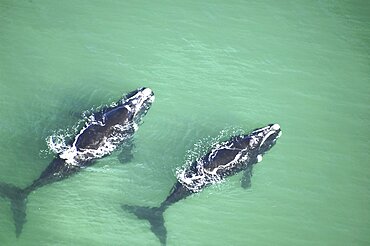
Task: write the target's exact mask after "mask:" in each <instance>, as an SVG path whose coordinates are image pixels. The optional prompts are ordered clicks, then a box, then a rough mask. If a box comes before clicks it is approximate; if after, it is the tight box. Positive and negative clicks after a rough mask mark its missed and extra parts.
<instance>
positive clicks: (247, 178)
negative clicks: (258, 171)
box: [240, 165, 253, 189]
mask: <svg viewBox="0 0 370 246" xmlns="http://www.w3.org/2000/svg"><path fill="white" fill-rule="evenodd" d="M252 170H253V166H252V165H250V166H248V167H247V169H245V170H244V172H243V177H242V179H241V180H240V182H241V186H242V187H243V188H244V189H249V188H251V186H252V182H251V178H252V176H253V173H252Z"/></svg>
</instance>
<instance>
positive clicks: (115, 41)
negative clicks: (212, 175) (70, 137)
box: [0, 0, 370, 245]
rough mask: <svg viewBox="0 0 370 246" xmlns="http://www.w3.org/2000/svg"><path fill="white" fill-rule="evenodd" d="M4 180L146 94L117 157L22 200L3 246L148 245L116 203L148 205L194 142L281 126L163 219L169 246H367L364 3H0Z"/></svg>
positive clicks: (0, 222)
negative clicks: (255, 152) (131, 138)
mask: <svg viewBox="0 0 370 246" xmlns="http://www.w3.org/2000/svg"><path fill="white" fill-rule="evenodd" d="M0 13H1V14H0V115H1V119H2V120H1V122H0V133H1V138H0V156H1V161H0V170H1V171H0V181H1V182H7V183H12V184H15V185H17V186H20V187H25V186H27V185H29V184H30V183H31V182H32V180H34V179H35V178H37V177H38V176H39V175H40V173H41V172H42V171H43V170H44V169H45V167H46V166H47V165H48V163H49V162H50V161H51V160H52V158H53V154H52V153H51V152H50V151H48V149H47V145H46V142H45V139H46V138H47V137H48V136H50V135H52V134H54V133H55V131H58V130H68V129H71V128H72V127H73V126H74V125H75V124H76V122H78V121H79V120H80V116H79V114H81V112H83V111H85V110H87V109H91V108H94V107H98V106H100V105H103V104H106V103H110V102H113V101H115V100H117V99H118V98H119V97H120V96H121V95H122V94H124V93H127V92H129V91H131V90H133V89H135V88H138V87H141V86H148V87H150V88H152V89H153V91H154V92H155V94H156V101H155V103H154V104H153V106H152V108H151V109H150V111H149V112H148V114H147V116H146V117H145V118H144V123H143V124H142V125H141V127H140V129H139V130H138V132H137V134H136V135H135V145H136V147H135V153H134V154H135V157H134V159H133V160H132V162H130V163H128V164H120V163H119V162H118V161H117V154H113V155H112V156H109V157H107V158H104V159H102V160H100V161H99V162H98V163H97V164H96V165H95V166H93V167H91V168H87V169H86V170H84V171H82V172H80V173H79V174H77V175H75V176H73V177H71V178H69V179H67V180H64V181H62V182H59V183H54V184H52V185H48V186H45V187H43V188H41V189H39V190H37V191H35V192H33V193H32V194H30V196H29V198H28V204H27V223H26V224H25V226H24V228H23V233H22V235H21V236H20V237H19V238H18V239H17V238H16V237H15V228H14V223H13V218H12V213H11V210H10V204H9V201H8V200H5V199H0V244H1V245H159V241H158V240H157V238H156V237H155V236H154V234H153V233H152V232H151V231H150V228H149V224H148V223H147V222H146V221H143V220H138V219H137V218H136V217H135V216H134V215H132V214H129V213H127V212H125V211H123V210H122V209H121V208H120V206H121V204H131V205H146V206H155V205H158V204H159V203H160V202H162V200H163V199H165V197H166V196H167V195H168V192H169V191H170V189H171V187H172V185H173V184H174V182H175V181H176V178H175V173H176V169H177V168H179V167H181V166H183V165H184V163H185V160H186V159H187V158H189V150H192V149H196V147H195V146H196V145H199V144H200V145H201V146H202V147H203V148H207V147H209V146H210V145H211V144H212V141H207V140H210V139H212V138H215V137H217V136H219V135H220V132H221V131H223V130H225V129H226V130H228V131H230V129H234V128H238V129H244V130H245V131H249V130H251V129H254V128H256V127H260V126H264V125H266V124H268V123H275V122H276V123H279V124H280V125H281V127H282V130H283V136H282V137H281V138H280V139H279V141H278V143H277V145H276V146H275V147H274V148H273V149H272V150H271V151H270V153H268V154H267V155H266V156H265V158H264V161H263V162H261V163H260V164H258V166H256V168H255V169H254V176H253V179H252V188H251V189H249V190H244V189H242V188H241V187H240V178H241V176H240V175H237V176H234V177H231V178H229V179H228V180H227V181H226V182H223V183H221V184H219V185H215V186H213V187H209V188H207V189H205V190H204V191H202V192H201V193H199V194H196V195H194V196H192V197H190V198H188V199H186V200H183V201H181V202H179V203H177V204H175V205H173V206H172V207H171V208H169V209H168V210H167V211H166V213H165V221H166V227H167V230H168V245H369V244H370V233H369V231H370V220H369V218H370V212H369V211H370V210H369V208H370V192H369V189H368V187H369V185H370V180H369V178H368V177H369V173H370V166H369V164H370V160H369V159H370V158H369V157H370V154H369V147H368V145H369V137H370V131H369V126H370V115H369V109H370V106H369V105H370V104H369V103H370V100H369V94H370V79H369V78H370V17H369V14H368V13H370V3H369V2H368V1H360V0H357V1H343V0H341V1H202V2H199V1H150V2H148V1H117V0H110V1H91V0H90V1H78V2H76V1H70V0H67V1H40V0H32V1H8V0H2V1H1V2H0Z"/></svg>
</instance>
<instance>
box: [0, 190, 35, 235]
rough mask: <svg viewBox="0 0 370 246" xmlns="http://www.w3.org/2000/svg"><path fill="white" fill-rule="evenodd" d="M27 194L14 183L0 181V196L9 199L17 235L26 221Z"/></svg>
mask: <svg viewBox="0 0 370 246" xmlns="http://www.w3.org/2000/svg"><path fill="white" fill-rule="evenodd" d="M27 195H28V193H27V192H25V191H24V190H23V189H20V188H18V187H16V186H14V185H10V184H5V183H0V196H1V197H4V198H8V199H9V200H10V204H11V210H12V212H13V219H14V223H15V234H16V236H17V237H19V235H20V234H21V232H22V228H23V225H24V223H26V203H27Z"/></svg>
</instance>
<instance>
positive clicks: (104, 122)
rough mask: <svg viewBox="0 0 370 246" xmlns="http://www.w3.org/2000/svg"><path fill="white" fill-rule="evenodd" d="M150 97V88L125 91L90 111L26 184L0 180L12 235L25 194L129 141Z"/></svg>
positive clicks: (23, 207)
mask: <svg viewBox="0 0 370 246" xmlns="http://www.w3.org/2000/svg"><path fill="white" fill-rule="evenodd" d="M154 98H155V97H154V93H153V91H152V90H151V89H150V88H145V87H143V88H139V89H137V90H134V91H132V92H130V93H128V94H127V95H126V96H123V97H122V98H121V99H120V100H119V101H117V102H115V103H112V104H111V105H110V106H106V107H103V108H102V109H101V110H100V111H99V112H95V113H92V115H91V116H90V117H89V118H88V119H87V120H86V121H85V125H84V126H83V127H82V128H81V129H80V131H79V132H78V134H76V135H75V136H74V137H72V138H71V141H69V143H68V144H66V146H65V148H64V149H63V151H62V152H60V153H58V154H57V155H56V156H55V158H54V159H53V160H52V161H51V162H50V164H49V165H48V166H47V167H46V169H45V170H44V171H43V172H42V173H41V175H40V176H39V177H38V178H37V179H35V180H34V181H33V182H32V183H31V184H30V185H29V186H27V187H25V188H19V187H17V186H15V185H12V184H7V183H0V197H3V198H5V199H9V200H10V204H11V210H12V213H13V219H14V224H15V233H16V237H19V236H20V234H21V232H22V228H23V225H24V223H25V222H26V204H27V197H28V195H29V194H30V193H31V192H32V191H35V190H36V189H39V188H41V187H43V186H45V185H48V184H51V183H54V182H57V181H61V180H63V179H66V178H68V177H70V176H71V175H73V174H75V173H77V172H79V171H81V170H82V169H84V168H86V167H89V166H91V165H93V164H94V163H95V162H96V160H97V159H99V158H102V157H104V156H107V155H109V154H111V153H112V152H113V151H114V150H115V149H117V148H119V147H120V146H122V144H124V143H125V142H126V141H129V140H130V139H131V138H132V136H133V134H134V133H135V131H136V130H137V129H138V125H139V124H140V123H141V120H142V118H143V116H144V115H145V114H146V113H147V111H148V110H149V108H150V107H151V105H152V103H153V101H154Z"/></svg>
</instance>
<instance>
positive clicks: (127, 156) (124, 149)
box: [118, 139, 135, 164]
mask: <svg viewBox="0 0 370 246" xmlns="http://www.w3.org/2000/svg"><path fill="white" fill-rule="evenodd" d="M134 147H135V144H134V141H133V139H129V140H128V141H127V142H126V143H124V144H122V146H121V147H120V150H121V152H120V153H119V154H118V160H119V162H120V163H123V164H125V163H128V162H130V161H131V160H132V159H133V158H134V154H133V149H134Z"/></svg>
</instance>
